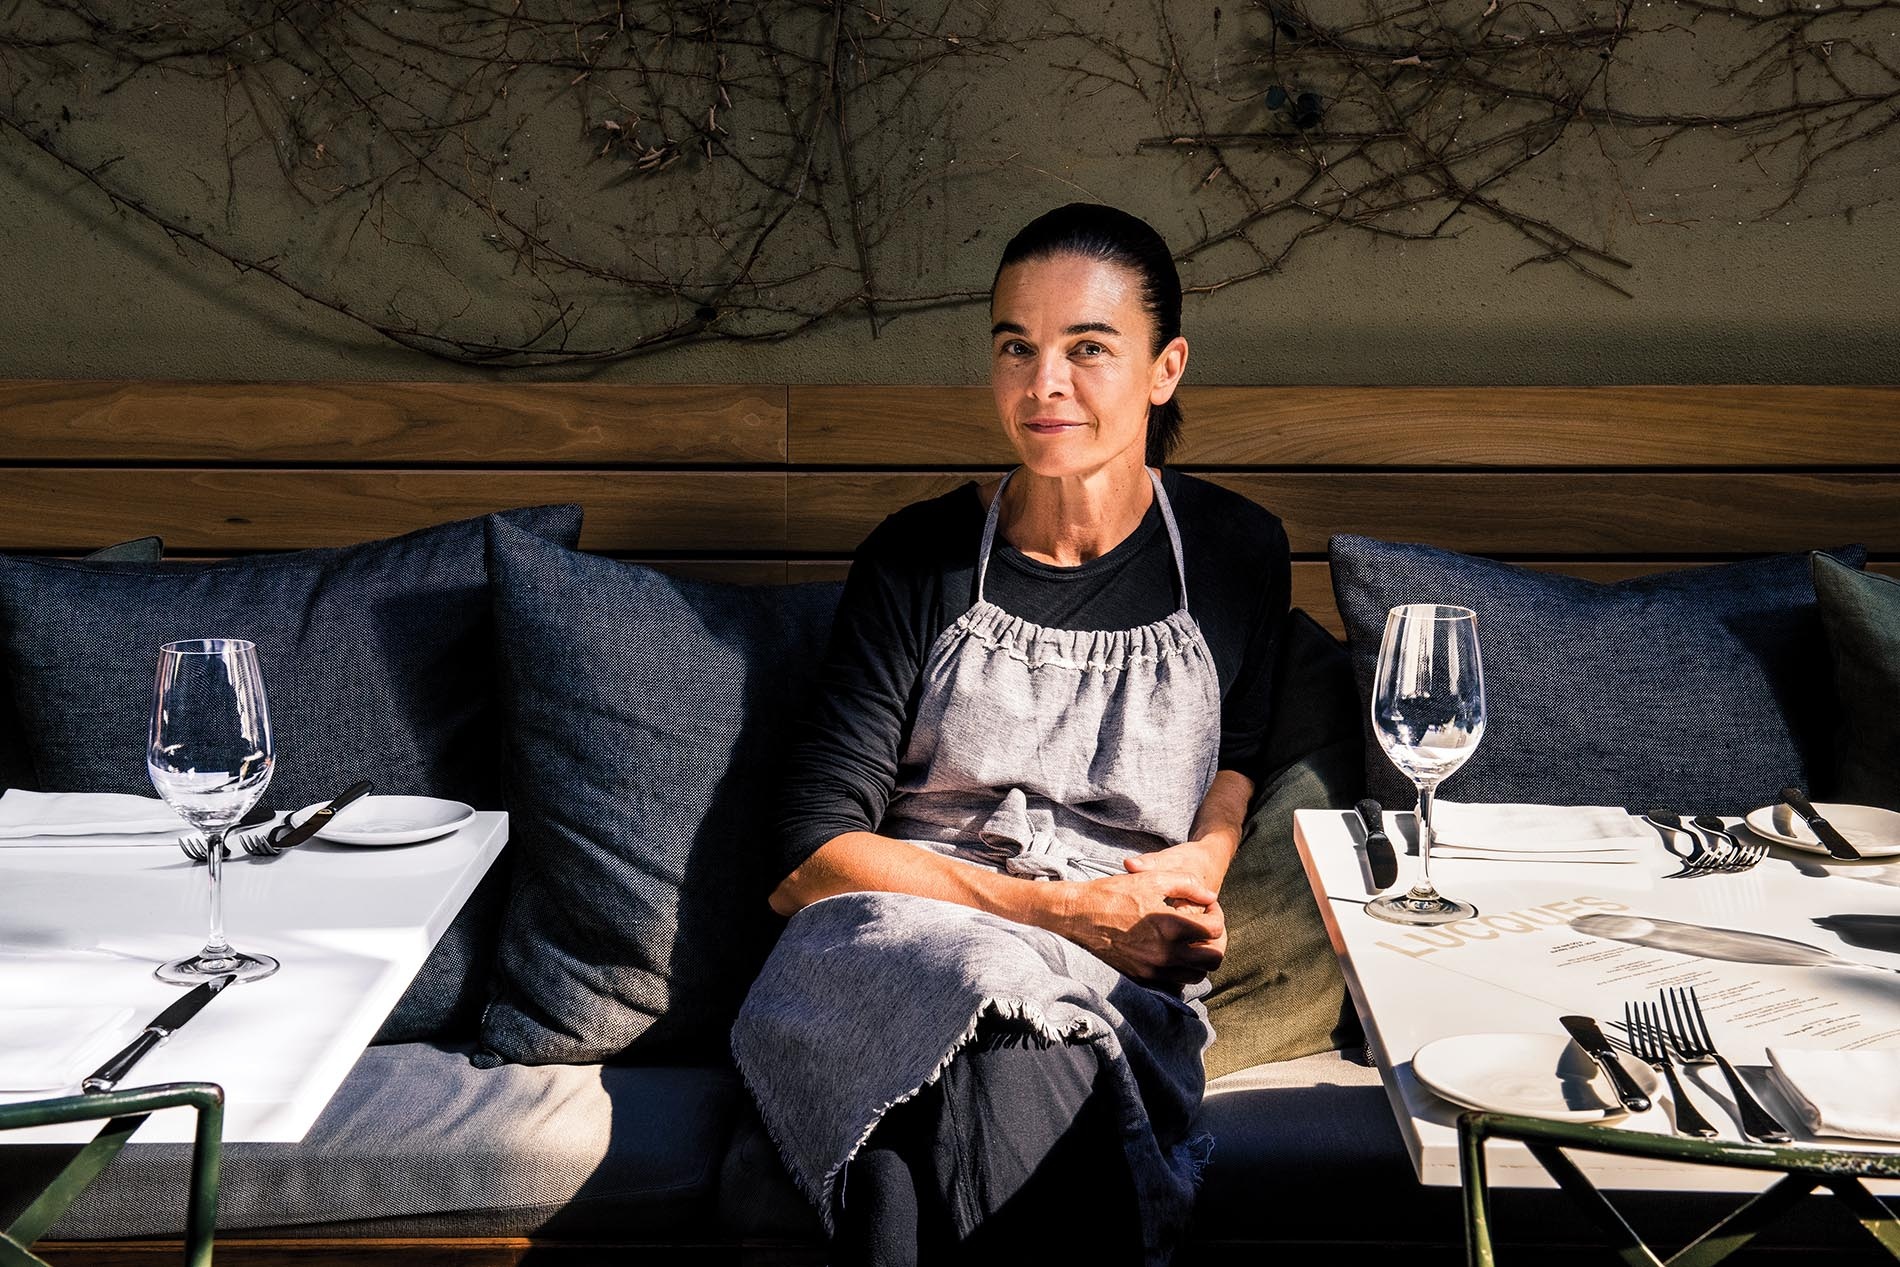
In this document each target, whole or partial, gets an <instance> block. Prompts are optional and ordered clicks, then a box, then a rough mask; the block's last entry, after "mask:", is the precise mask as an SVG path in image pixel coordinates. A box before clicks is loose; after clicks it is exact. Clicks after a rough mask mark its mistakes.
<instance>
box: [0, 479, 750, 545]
mask: <svg viewBox="0 0 1900 1267" xmlns="http://www.w3.org/2000/svg"><path fill="white" fill-rule="evenodd" d="M556 502H578V503H580V504H581V505H582V506H583V507H585V509H586V521H585V526H584V528H583V531H582V536H581V544H582V545H583V546H584V547H586V548H587V549H590V550H599V551H603V552H605V551H640V552H643V553H658V552H664V551H723V552H727V553H732V554H740V555H753V556H756V555H759V554H775V553H778V552H780V551H782V550H783V549H784V548H785V542H784V536H785V476H784V475H782V474H779V473H777V472H698V471H626V472H622V471H324V470H291V471H284V470H236V469H233V470H206V469H178V470H150V469H146V470H111V469H103V470H102V469H90V468H74V467H40V468H14V469H11V470H0V543H5V544H6V545H7V546H8V547H9V548H12V549H23V550H56V551H64V550H73V551H78V550H85V549H90V548H92V547H93V546H94V545H96V544H97V543H99V542H102V541H117V540H122V539H124V538H127V537H136V536H141V535H143V534H145V533H148V532H155V533H157V534H159V535H160V536H162V537H164V538H165V545H166V548H167V549H168V550H178V551H192V552H201V553H231V552H237V551H246V550H267V549H268V550H285V549H300V548H304V547H308V546H334V545H348V544H350V543H352V542H357V541H366V540H371V539H374V538H377V537H388V536H394V535H396V534H397V533H402V532H409V531H411V530H413V529H416V528H423V527H427V526H429V525H430V524H437V523H443V522H445V521H447V520H451V519H463V518H467V517H469V516H472V515H481V514H486V513H488V512H489V511H493V510H501V509H505V508H507V507H510V506H533V505H539V504H544V503H556Z"/></svg>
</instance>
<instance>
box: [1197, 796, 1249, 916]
mask: <svg viewBox="0 0 1900 1267" xmlns="http://www.w3.org/2000/svg"><path fill="white" fill-rule="evenodd" d="M1253 787H1254V785H1253V780H1252V779H1250V778H1248V777H1247V776H1246V775H1244V774H1242V773H1240V772H1239V771H1238V770H1217V771H1215V773H1214V782H1213V785H1212V786H1210V787H1209V788H1208V789H1207V795H1206V796H1204V797H1202V798H1201V808H1200V809H1198V810H1196V811H1195V814H1194V827H1193V829H1192V830H1191V831H1190V832H1189V833H1188V841H1189V842H1190V843H1191V844H1193V845H1194V846H1195V847H1196V848H1197V849H1198V850H1199V851H1200V852H1201V854H1202V855H1203V856H1204V857H1205V858H1206V860H1207V861H1206V867H1205V870H1204V871H1203V872H1202V874H1201V879H1202V880H1203V881H1204V882H1205V883H1206V884H1207V887H1208V888H1210V889H1213V890H1214V891H1215V892H1219V891H1220V887H1221V882H1222V881H1223V880H1225V879H1226V878H1227V868H1228V867H1230V866H1232V865H1233V861H1234V854H1235V852H1236V851H1237V850H1238V849H1239V848H1240V836H1241V832H1242V831H1243V830H1245V828H1246V823H1247V805H1248V803H1249V802H1251V801H1252V800H1253Z"/></svg>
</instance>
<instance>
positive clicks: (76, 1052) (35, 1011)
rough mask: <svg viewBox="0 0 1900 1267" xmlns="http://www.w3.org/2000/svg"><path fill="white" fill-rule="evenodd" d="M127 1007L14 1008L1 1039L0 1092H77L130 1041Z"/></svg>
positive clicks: (0, 1036) (10, 1012) (130, 1011)
mask: <svg viewBox="0 0 1900 1267" xmlns="http://www.w3.org/2000/svg"><path fill="white" fill-rule="evenodd" d="M131 1016H132V1009H131V1008H129V1007H104V1006H91V1007H15V1008H8V1009H7V1023H6V1029H5V1031H4V1033H3V1034H0V1091H60V1090H65V1089H67V1088H74V1089H77V1087H78V1085H79V1080H80V1079H81V1078H83V1077H85V1076H86V1075H87V1074H89V1073H91V1072H92V1071H93V1070H94V1069H97V1068H98V1067H99V1066H100V1065H102V1064H104V1063H105V1060H106V1057H108V1056H110V1055H111V1054H112V1053H113V1052H114V1051H115V1050H117V1049H118V1047H119V1045H120V1043H121V1042H122V1041H123V1040H125V1039H129V1038H130V1037H131V1035H130V1034H129V1033H127V1032H126V1024H125V1023H126V1021H128V1020H129V1019H131Z"/></svg>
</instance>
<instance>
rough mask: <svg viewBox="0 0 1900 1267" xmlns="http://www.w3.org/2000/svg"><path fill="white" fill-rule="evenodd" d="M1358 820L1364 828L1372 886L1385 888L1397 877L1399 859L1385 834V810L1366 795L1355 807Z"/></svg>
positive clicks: (1367, 863) (1390, 885)
mask: <svg viewBox="0 0 1900 1267" xmlns="http://www.w3.org/2000/svg"><path fill="white" fill-rule="evenodd" d="M1355 812H1356V813H1358V815H1359V822H1360V823H1361V824H1362V825H1363V826H1364V827H1365V829H1366V866H1367V867H1368V868H1369V869H1370V870H1371V872H1372V887H1373V888H1375V889H1379V890H1385V889H1389V888H1391V887H1392V885H1393V883H1394V882H1395V881H1397V880H1398V878H1399V860H1398V858H1397V856H1396V855H1394V853H1393V852H1392V841H1391V839H1390V838H1389V837H1388V836H1387V835H1386V834H1385V811H1384V810H1383V809H1382V808H1380V806H1379V802H1377V801H1375V800H1373V799H1372V798H1371V797H1367V798H1366V799H1365V800H1363V801H1361V802H1359V804H1358V805H1357V806H1356V807H1355Z"/></svg>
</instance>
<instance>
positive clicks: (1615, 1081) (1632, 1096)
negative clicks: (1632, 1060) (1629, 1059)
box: [1557, 1016, 1649, 1113]
mask: <svg viewBox="0 0 1900 1267" xmlns="http://www.w3.org/2000/svg"><path fill="white" fill-rule="evenodd" d="M1557 1019H1558V1021H1559V1022H1560V1023H1561V1024H1562V1025H1563V1027H1564V1029H1565V1030H1567V1031H1568V1032H1569V1034H1570V1037H1571V1039H1572V1041H1574V1042H1575V1043H1576V1044H1577V1046H1579V1047H1581V1048H1583V1050H1584V1053H1585V1054H1586V1055H1588V1056H1589V1057H1590V1059H1592V1060H1594V1061H1596V1062H1597V1068H1599V1069H1601V1070H1603V1073H1604V1075H1605V1076H1606V1077H1608V1078H1609V1080H1610V1086H1611V1087H1612V1088H1614V1089H1615V1091H1616V1098H1617V1099H1619V1100H1621V1101H1622V1102H1623V1107H1624V1108H1626V1109H1628V1110H1629V1111H1630V1112H1632V1113H1641V1112H1643V1111H1644V1110H1646V1109H1648V1108H1649V1097H1648V1096H1646V1095H1644V1094H1643V1089H1642V1088H1641V1087H1639V1086H1637V1085H1636V1080H1635V1079H1634V1078H1632V1077H1630V1075H1629V1070H1627V1069H1625V1068H1623V1062H1622V1061H1620V1060H1618V1059H1617V1058H1616V1048H1614V1047H1612V1046H1611V1045H1610V1040H1609V1039H1607V1038H1605V1037H1604V1036H1603V1030H1602V1029H1601V1028H1600V1027H1599V1026H1598V1025H1597V1023H1596V1022H1595V1021H1594V1020H1591V1019H1590V1018H1589V1017H1587V1016H1560V1017H1558V1018H1557Z"/></svg>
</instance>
